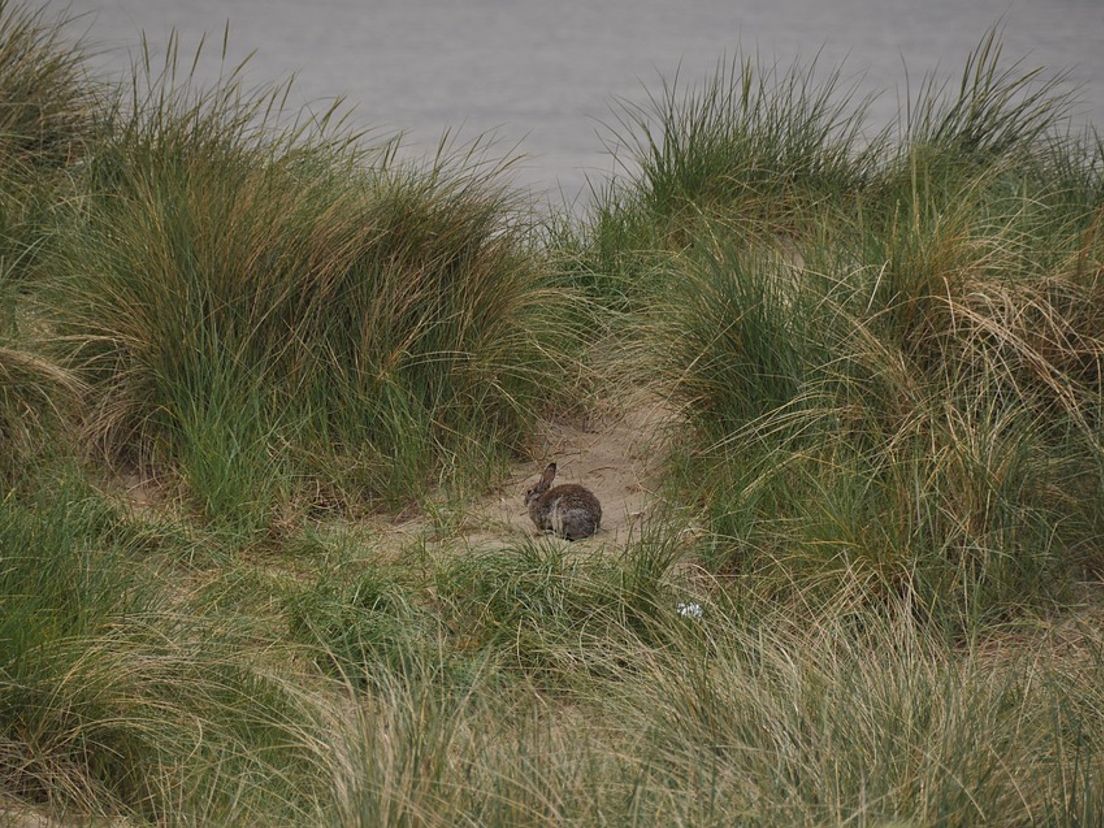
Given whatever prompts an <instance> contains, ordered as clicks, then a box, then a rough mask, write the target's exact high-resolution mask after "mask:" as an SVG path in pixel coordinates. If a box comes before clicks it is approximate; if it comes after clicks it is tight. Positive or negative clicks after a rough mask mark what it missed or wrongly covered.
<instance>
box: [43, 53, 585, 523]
mask: <svg viewBox="0 0 1104 828" xmlns="http://www.w3.org/2000/svg"><path fill="white" fill-rule="evenodd" d="M177 60H178V58H177V56H176V55H175V53H173V54H171V55H170V58H169V62H170V67H175V62H176V61H177ZM173 72H174V69H173V68H169V69H166V70H164V71H163V72H161V73H160V74H158V73H156V72H152V71H151V70H149V69H148V67H147V68H145V69H144V70H143V71H142V72H139V73H137V75H136V80H135V84H136V88H141V89H142V90H143V91H142V93H141V94H136V95H135V104H134V107H135V108H134V109H133V110H121V111H120V113H119V114H118V115H117V119H118V122H117V123H116V125H115V126H114V131H113V133H112V136H111V137H110V138H108V139H106V140H105V142H104V143H103V144H102V145H101V146H100V147H99V148H98V150H97V154H96V157H95V160H94V162H93V163H92V164H90V165H89V166H88V176H89V177H88V180H87V181H86V182H85V186H86V187H87V188H88V190H87V196H86V197H85V198H84V199H83V200H82V201H81V203H80V205H79V212H78V213H77V215H75V216H74V221H73V222H72V224H71V226H70V227H69V233H68V235H67V238H66V240H65V242H64V243H63V244H62V245H61V248H62V249H61V250H60V251H59V254H58V256H57V258H56V260H55V268H56V271H57V278H56V280H55V284H54V285H53V290H52V291H51V298H50V300H49V301H50V302H51V304H52V307H53V316H52V323H53V325H54V327H55V330H56V331H57V333H58V335H59V340H60V341H61V342H62V343H64V346H65V347H64V357H63V358H64V360H65V361H66V363H67V364H68V365H70V366H71V367H72V368H73V370H75V371H77V373H78V374H79V375H80V376H81V377H82V378H83V379H84V380H85V381H86V382H87V383H88V384H89V386H90V387H91V389H92V394H91V396H92V397H93V398H94V399H95V400H96V403H95V405H94V408H93V410H92V411H91V413H90V415H89V417H88V418H87V419H88V430H89V432H90V434H91V436H92V437H93V438H94V439H95V441H96V442H97V444H98V445H100V446H101V447H102V448H103V449H104V451H105V452H106V454H107V456H108V457H109V458H111V459H112V460H114V461H115V462H121V463H130V464H137V465H139V466H145V467H153V468H159V469H169V470H173V471H175V472H176V473H177V474H178V475H179V478H180V479H181V481H182V482H183V483H184V485H185V487H186V490H187V492H188V494H189V496H190V497H191V498H192V499H193V500H194V502H195V503H196V506H197V507H198V509H199V511H200V512H202V513H203V514H205V515H207V516H208V517H209V518H211V519H213V520H217V521H224V522H225V521H230V522H232V523H241V522H243V521H244V523H245V528H246V529H250V528H252V529H256V528H259V527H264V526H266V525H269V524H270V523H271V522H272V513H273V512H274V511H277V510H280V509H281V508H285V507H284V506H283V504H284V503H286V502H287V501H288V500H290V499H292V495H293V494H294V495H298V499H299V501H300V502H302V503H305V504H306V507H308V508H315V507H317V508H331V507H334V506H344V507H346V508H347V507H349V506H350V505H353V506H355V505H356V504H358V503H364V502H372V501H377V502H383V503H386V504H389V505H401V504H403V503H405V502H409V501H411V500H416V499H418V498H419V497H420V496H422V495H424V493H425V492H427V491H428V490H429V489H430V488H431V487H433V486H434V485H435V484H437V483H438V482H440V481H441V479H442V478H444V479H445V480H447V479H448V478H449V476H450V475H452V474H454V473H455V472H456V471H457V470H458V467H459V466H460V465H461V462H462V464H463V466H465V467H469V468H473V467H478V466H479V465H486V464H487V463H488V461H493V459H494V458H496V457H501V456H502V455H504V454H506V453H508V452H510V451H519V450H520V449H521V448H522V447H523V446H524V445H525V444H526V443H527V442H528V441H529V439H530V434H529V426H530V424H531V422H532V421H533V418H534V416H535V413H536V412H538V411H539V410H542V409H544V408H547V407H548V406H550V405H552V404H554V403H555V402H556V401H557V400H558V398H559V397H561V396H562V394H561V393H560V387H562V386H563V385H564V383H565V378H566V377H567V376H570V373H569V371H570V365H571V363H572V361H573V359H574V358H575V357H574V356H573V349H575V343H576V340H577V339H578V335H577V334H576V333H575V332H574V330H573V326H575V325H577V324H578V323H577V322H576V321H575V320H577V319H579V318H580V317H581V315H582V314H581V313H580V310H579V307H578V304H577V303H575V302H574V301H573V295H572V293H571V291H570V289H569V288H567V287H564V286H562V285H560V284H559V283H558V280H557V277H556V276H555V274H554V273H552V272H551V271H550V269H549V268H548V267H547V265H546V264H545V263H544V262H543V261H542V260H541V257H540V255H539V253H538V251H537V250H536V249H535V248H534V247H533V244H532V240H531V232H530V228H529V226H528V225H527V223H526V222H527V220H526V218H525V216H524V214H523V213H520V212H518V211H517V210H515V207H514V204H513V203H512V201H511V197H510V196H509V195H508V194H506V193H505V192H504V191H503V190H502V189H501V188H500V187H499V185H498V184H497V183H496V181H495V176H496V174H497V172H496V169H497V168H495V167H490V168H486V167H485V166H483V165H481V164H480V163H478V159H477V158H476V157H475V155H473V154H474V153H478V152H479V151H480V150H479V147H477V146H476V147H471V148H469V150H468V151H467V154H461V155H450V154H447V152H446V153H445V154H442V155H441V156H439V157H438V158H436V159H434V160H432V161H431V162H429V163H428V164H426V165H416V164H407V163H399V162H398V161H396V160H395V159H394V152H395V147H394V146H393V145H392V146H385V147H381V148H377V149H374V150H372V149H368V150H363V149H359V148H358V146H357V145H356V144H353V143H351V141H352V140H353V136H350V135H348V134H346V133H344V132H342V131H341V128H340V127H339V126H336V125H334V126H327V125H326V124H325V123H323V125H322V126H320V127H317V128H313V127H312V128H311V129H310V130H305V129H300V128H298V127H294V126H293V127H279V126H276V125H275V121H276V120H277V119H278V118H279V117H280V114H279V112H278V111H277V110H276V109H273V108H274V107H278V101H279V98H280V95H281V94H282V90H281V89H275V90H272V91H270V92H267V93H253V94H251V93H246V92H245V91H243V90H242V89H241V87H240V86H239V81H238V79H237V76H236V75H231V76H230V77H228V78H227V79H225V80H223V81H222V82H221V84H220V85H219V86H218V87H216V88H214V89H212V90H209V91H206V92H199V93H194V92H193V90H192V88H191V87H190V86H189V85H188V84H187V82H186V81H176V80H175V78H174V75H173ZM173 83H178V86H173V85H172V84H173ZM266 111H267V113H268V114H267V115H266V116H265V117H267V118H268V119H270V120H268V121H265V120H262V121H261V122H260V123H258V122H257V120H256V119H257V118H258V117H261V116H262V115H264V113H266ZM323 120H324V121H325V119H323ZM443 152H444V151H443ZM575 350H577V349H575ZM467 461H471V462H467Z"/></svg>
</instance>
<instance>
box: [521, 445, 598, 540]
mask: <svg viewBox="0 0 1104 828" xmlns="http://www.w3.org/2000/svg"><path fill="white" fill-rule="evenodd" d="M555 476H556V464H555V463H549V464H548V467H547V468H546V469H545V470H544V474H542V475H541V479H540V480H538V481H537V483H536V484H535V485H533V486H530V487H529V488H528V489H527V490H526V491H525V505H526V506H528V507H529V517H530V518H532V519H533V523H535V524H536V525H537V528H538V529H540V530H541V531H542V532H551V533H553V534H554V535H557V536H558V537H561V538H566V539H567V540H569V541H573V540H578V539H579V538H588V537H590V536H591V535H593V534H594V533H595V532H597V531H598V525H599V524H600V523H601V522H602V504H601V503H599V502H598V498H596V497H595V496H594V493H593V492H591V491H590V490H589V489H587V488H584V487H583V486H579V485H577V484H575V483H565V484H563V485H560V486H556V487H555V488H552V489H550V488H549V486H551V485H552V480H553V478H554V477H555Z"/></svg>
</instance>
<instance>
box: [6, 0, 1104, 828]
mask: <svg viewBox="0 0 1104 828" xmlns="http://www.w3.org/2000/svg"><path fill="white" fill-rule="evenodd" d="M43 25H44V18H43V17H42V16H41V15H37V16H36V15H34V14H33V13H32V14H31V15H24V14H23V13H22V12H19V11H18V10H17V9H15V8H14V7H12V6H10V5H5V6H3V7H2V9H0V65H3V66H5V67H8V68H9V71H8V72H7V73H6V74H5V77H4V79H3V80H0V89H2V90H3V91H4V93H5V95H6V96H7V102H8V103H9V104H16V105H12V106H9V107H8V108H7V109H5V113H4V114H5V117H9V118H10V119H14V120H9V122H8V123H9V126H10V127H11V134H10V135H6V138H7V139H10V140H6V141H5V142H2V145H0V150H2V153H0V154H2V155H3V158H2V159H0V160H2V161H3V163H4V165H5V166H4V170H3V179H2V180H3V185H2V186H0V192H2V194H3V196H2V197H3V199H4V201H3V203H2V205H0V206H2V207H3V210H4V212H3V215H2V216H0V219H2V220H3V221H2V223H0V233H2V235H3V238H2V239H0V289H2V291H3V297H4V305H3V308H0V310H2V311H3V314H2V316H0V440H2V442H0V479H2V480H3V486H2V488H0V813H2V814H3V815H4V817H5V818H6V817H7V816H8V815H9V814H11V813H15V814H16V816H17V818H19V817H21V816H23V815H24V814H29V813H30V812H39V813H48V814H50V815H52V816H57V817H60V818H62V819H69V820H73V821H77V822H83V821H88V820H89V819H95V818H104V819H107V820H110V821H113V822H116V823H124V822H125V823H126V824H170V825H176V824H197V825H270V824H272V825H279V824H296V825H331V824H332V825H365V826H368V825H371V826H385V825H403V826H415V825H417V826H433V825H441V826H445V825H448V826H453V825H472V826H475V825H480V826H483V825H492V826H498V825H502V826H512V825H550V826H551V825H556V826H560V825H601V824H619V825H655V824H670V825H687V826H690V825H693V826H700V825H718V826H721V825H724V826H729V825H752V826H758V825H762V826H775V825H786V826H791V825H808V826H823V825H859V826H880V827H881V828H885V827H886V826H921V825H924V826H926V825H941V826H942V825H946V826H957V825H962V826H973V825H1001V826H1016V825H1024V826H1027V825H1058V826H1087V825H1096V824H1099V823H1100V822H1101V820H1102V815H1101V814H1102V807H1104V806H1102V804H1101V803H1102V802H1104V791H1102V790H1101V783H1100V780H1101V779H1102V778H1104V766H1102V759H1101V757H1102V755H1104V753H1102V748H1104V728H1102V726H1101V722H1104V715H1101V714H1102V712H1104V710H1102V708H1104V697H1102V695H1101V690H1100V688H1101V687H1104V681H1102V680H1101V679H1102V675H1101V673H1102V663H1104V662H1102V661H1101V653H1102V652H1104V646H1102V645H1104V640H1102V639H1101V636H1100V633H1099V629H1100V624H1099V617H1098V616H1099V611H1098V609H1096V608H1095V607H1096V606H1097V605H1098V604H1099V598H1098V597H1097V596H1096V594H1095V592H1096V586H1095V585H1094V584H1092V583H1087V581H1089V580H1090V579H1091V578H1092V577H1093V572H1094V568H1096V569H1097V570H1098V568H1099V567H1100V566H1101V551H1102V550H1101V547H1100V538H1102V537H1104V526H1102V525H1101V518H1100V513H1101V511H1100V509H1098V508H1096V506H1097V504H1098V503H1099V502H1100V497H1101V489H1102V481H1104V477H1102V469H1104V463H1102V462H1101V461H1102V454H1101V408H1100V404H1101V384H1100V383H1101V373H1100V362H1101V356H1102V351H1101V340H1100V330H1101V302H1100V300H1101V296H1102V294H1101V288H1100V284H1101V275H1102V273H1104V270H1102V261H1104V257H1102V252H1101V251H1102V247H1101V244H1102V242H1101V235H1100V232H1101V199H1102V196H1104V183H1102V180H1104V179H1102V173H1104V154H1102V152H1101V143H1100V141H1099V139H1098V138H1097V137H1096V136H1095V135H1094V134H1088V135H1086V136H1084V137H1082V138H1076V137H1072V136H1070V135H1068V134H1065V133H1063V132H1062V131H1061V127H1062V120H1061V117H1062V114H1063V112H1064V107H1065V104H1066V100H1065V99H1064V98H1063V97H1062V95H1061V94H1060V89H1059V87H1058V86H1056V85H1054V84H1050V83H1047V82H1046V81H1045V80H1044V79H1042V78H1041V77H1039V76H1036V75H1033V74H1031V73H1030V72H1024V71H1022V70H1021V69H1019V68H1018V67H1013V68H1012V69H1011V70H1008V71H1006V70H1005V69H1004V68H1003V66H1004V64H1003V63H1002V62H1001V60H1000V53H999V51H1000V50H999V44H998V43H997V40H996V38H995V37H994V36H992V35H991V36H989V37H987V38H986V40H984V41H983V43H982V44H981V47H980V48H979V50H978V52H977V53H976V54H975V55H974V56H973V57H971V58H970V60H969V62H968V64H967V66H966V70H965V72H964V73H963V77H962V82H961V83H960V84H959V85H958V86H956V87H951V88H948V89H947V90H940V89H938V88H935V87H934V86H933V85H932V84H930V83H929V84H926V85H925V86H924V87H923V88H922V89H921V90H920V91H919V92H918V93H917V95H916V96H915V97H914V98H912V100H911V101H910V103H909V106H908V109H907V111H906V112H905V113H904V114H903V117H902V123H901V125H900V126H901V128H900V129H898V130H897V131H896V133H894V131H893V130H892V129H889V128H887V129H886V130H878V129H875V130H873V131H870V130H866V131H864V128H862V126H861V122H862V114H861V113H862V106H861V102H853V101H851V100H850V99H849V98H848V97H847V95H846V92H844V94H843V95H842V96H839V95H838V75H832V76H828V79H827V81H826V82H825V83H824V84H821V83H820V82H818V81H816V80H815V79H816V78H817V77H821V76H820V75H817V74H815V73H814V72H812V71H811V70H808V71H806V70H804V69H802V68H801V67H796V68H794V69H792V70H789V71H776V70H773V69H771V68H769V67H766V68H765V69H764V68H761V67H759V66H758V65H757V64H756V63H755V62H753V61H744V60H737V61H734V62H732V63H731V64H725V68H723V69H722V70H721V71H720V72H719V73H717V74H716V75H715V76H714V77H713V78H712V80H710V81H709V82H707V83H706V85H705V86H704V87H701V88H700V89H698V90H695V89H689V90H687V91H682V90H684V89H685V87H682V86H680V85H679V84H674V83H672V84H670V85H669V86H668V87H666V88H665V89H664V90H663V92H662V94H660V95H657V96H656V98H655V99H654V101H653V110H652V111H651V112H646V111H644V110H638V109H637V110H633V109H629V110H625V111H624V119H623V121H622V123H621V138H622V139H623V140H624V141H625V143H626V144H627V145H628V147H627V149H628V150H629V151H630V152H631V153H633V152H634V153H635V155H636V159H635V162H632V161H630V162H629V169H630V170H631V169H634V167H633V166H632V165H633V163H636V165H637V166H636V167H635V169H636V171H637V173H638V174H637V175H636V176H635V177H633V176H632V175H630V176H629V177H628V178H627V180H621V181H619V182H616V183H614V184H610V185H609V186H608V187H604V186H603V185H598V186H597V187H596V196H595V204H594V210H593V213H592V215H591V216H590V217H588V218H587V219H586V220H585V221H586V223H585V224H584V225H583V226H582V227H581V228H580V227H578V226H575V227H573V226H572V222H571V221H570V220H568V219H560V220H557V221H555V222H551V223H550V224H549V226H547V227H535V226H534V225H533V222H532V218H531V214H530V213H529V211H528V208H527V207H526V206H525V205H524V204H523V203H521V202H519V201H518V200H517V199H515V198H514V197H513V196H510V195H509V194H508V193H507V192H506V191H504V189H503V188H502V187H501V185H500V182H501V180H502V179H500V178H499V177H498V172H500V171H496V170H495V169H494V168H493V165H492V167H488V166H486V165H482V164H481V163H480V161H479V152H478V149H476V150H473V152H471V153H468V154H464V153H463V152H460V153H455V152H454V153H442V154H441V155H439V156H438V157H437V158H436V159H434V160H431V161H428V162H424V163H421V164H418V163H407V162H400V161H398V160H397V158H396V154H395V145H394V144H384V145H381V146H378V147H372V146H370V145H367V144H364V143H362V139H361V138H360V137H359V136H356V135H355V134H353V133H351V132H349V130H348V129H347V126H346V125H345V124H343V123H342V122H341V119H340V116H339V114H337V112H336V111H331V112H330V113H329V114H323V115H322V116H321V117H320V118H319V119H318V121H317V122H315V121H312V120H311V119H310V118H309V117H304V118H303V119H301V120H299V121H298V122H297V121H295V120H294V119H290V121H289V119H288V118H287V117H286V116H285V114H284V113H283V111H282V109H281V105H282V99H283V95H284V92H285V91H286V90H285V88H284V87H278V88H275V89H269V90H268V91H267V92H266V91H263V90H262V91H261V92H249V91H247V90H245V89H244V88H243V87H242V86H241V83H240V76H239V75H238V74H236V73H234V72H231V73H229V74H228V75H227V76H226V77H225V78H224V79H223V80H222V81H221V82H220V83H219V84H218V85H217V86H215V87H214V88H212V89H208V90H206V91H204V90H200V89H196V88H195V86H194V85H193V84H192V82H191V79H190V78H189V77H188V72H187V71H186V69H181V68H180V67H186V66H187V64H186V63H182V62H181V61H180V58H179V55H178V48H179V47H178V44H177V43H176V42H175V41H174V43H173V45H172V46H171V47H170V54H169V56H168V59H167V61H166V63H165V64H164V67H163V68H157V69H155V68H153V62H152V59H151V58H149V57H148V54H147V56H146V57H144V58H143V60H142V62H141V63H139V64H138V65H137V66H136V71H135V74H134V77H133V78H132V80H131V83H129V84H128V85H126V88H125V89H122V90H115V93H116V94H108V95H105V96H102V97H101V96H99V92H98V91H97V92H96V93H95V94H92V93H90V92H89V90H90V89H93V87H92V86H89V85H86V83H85V81H86V78H85V77H84V74H83V68H82V67H83V63H82V60H81V57H80V55H81V52H80V50H79V49H77V48H74V49H73V50H72V51H67V50H66V47H65V45H64V40H63V39H61V38H60V36H59V34H58V31H57V30H55V29H52V28H50V27H49V26H45V27H43ZM36 56H37V58H41V59H37V58H36ZM28 72H29V74H27V73H28ZM20 73H24V74H20ZM36 73H37V74H36ZM20 77H31V78H34V79H35V80H34V82H33V83H30V84H22V85H20V84H15V83H14V82H13V81H12V79H18V78H20ZM4 83H8V86H6V87H5V86H4ZM17 93H18V94H17ZM20 95H22V96H23V97H20ZM36 113H37V114H36ZM893 136H896V138H897V140H896V141H895V142H894V141H891V140H890V138H891V137H893ZM584 297H585V302H583V301H580V300H582V299H583V298H584ZM587 348H589V349H590V350H589V352H588V350H587ZM607 365H608V366H609V374H610V375H611V376H612V377H615V378H616V382H618V383H625V382H626V381H628V382H631V383H632V384H633V385H639V384H641V382H646V383H647V384H648V385H649V387H651V388H652V389H653V390H655V391H658V392H660V393H663V394H665V395H667V396H668V397H669V399H670V400H671V401H672V402H673V403H674V405H675V407H676V408H677V411H678V413H679V414H680V415H681V416H682V418H683V429H682V432H681V433H680V434H678V435H676V439H675V440H674V441H673V442H672V443H671V444H670V445H671V447H672V450H671V451H670V453H669V455H668V456H667V457H666V460H667V464H668V465H667V466H666V468H665V474H666V480H667V483H668V484H669V485H668V486H667V487H666V488H665V490H664V492H663V493H662V494H663V495H664V496H665V497H666V498H667V499H668V500H669V501H670V502H669V505H670V507H671V508H670V509H669V510H668V511H667V512H663V513H661V514H659V515H658V516H656V517H654V518H653V519H652V520H651V521H650V522H649V523H648V524H647V525H646V526H645V527H644V530H643V534H642V535H637V536H636V537H634V539H633V540H631V541H630V542H628V543H626V544H625V545H624V547H623V548H621V549H619V550H607V551H606V553H601V554H599V553H596V552H595V551H594V550H593V549H592V548H587V547H583V548H582V550H581V551H580V549H579V548H578V547H574V546H573V547H571V548H565V547H564V546H563V545H561V544H557V543H556V542H554V541H541V542H536V541H527V540H517V539H508V540H507V539H504V542H503V543H502V544H500V545H498V546H497V547H495V548H492V549H472V548H469V547H468V546H466V545H463V544H461V543H460V542H459V541H456V543H455V544H454V543H453V542H451V541H450V540H449V539H448V538H447V537H442V538H438V540H437V543H436V544H434V545H433V548H432V549H431V548H430V547H431V545H430V544H428V543H426V542H424V541H423V542H421V543H419V542H413V543H411V544H410V545H409V546H405V547H403V548H401V549H386V544H381V546H380V547H379V548H377V546H376V541H377V540H379V539H378V538H375V537H373V536H372V533H371V532H370V531H369V530H366V529H364V528H363V527H359V526H358V527H357V528H358V531H357V532H353V533H351V534H350V536H349V538H347V539H345V540H343V541H341V542H336V541H333V540H332V539H331V534H328V533H327V532H325V531H318V529H319V527H318V526H316V525H314V522H315V521H316V520H317V519H319V518H322V519H324V518H325V517H326V516H327V515H328V514H331V513H333V512H336V511H340V512H342V513H343V514H342V517H343V518H345V519H348V518H349V517H353V518H355V517H357V513H358V508H357V507H358V506H359V505H360V504H375V505H379V504H390V505H404V506H405V505H407V504H408V503H409V502H410V501H411V500H417V499H419V498H421V499H425V498H431V497H436V494H431V492H435V491H438V489H437V486H438V485H439V484H440V483H442V482H445V483H452V484H457V483H460V482H465V478H467V482H469V483H470V482H472V481H474V485H473V486H470V487H469V488H472V489H479V488H480V487H481V486H485V485H486V483H487V482H488V481H489V480H490V478H491V477H492V476H493V474H494V471H495V469H496V468H498V466H497V465H496V464H497V463H499V462H501V461H503V460H505V459H506V458H508V457H509V456H510V455H511V453H524V452H525V451H527V450H530V449H533V448H536V446H537V441H536V439H535V437H534V435H533V433H532V426H533V423H534V422H535V420H536V415H537V414H538V413H539V412H540V411H541V410H544V409H546V408H547V407H548V406H563V407H572V406H574V407H578V406H579V405H580V401H579V400H578V399H577V398H574V397H572V396H571V395H570V391H569V389H577V388H579V387H589V388H590V389H598V393H602V389H603V388H605V387H606V386H604V385H603V381H602V380H600V379H598V378H597V377H596V375H595V366H602V367H603V369H604V368H605V367H606V366H607ZM609 390H610V393H611V394H612V393H613V392H614V391H616V390H617V389H613V388H610V389H609ZM591 393H594V392H593V391H592V392H591ZM76 425H79V426H81V429H79V430H78V429H77V428H76ZM77 434H79V435H80V436H81V437H82V438H85V439H87V440H88V441H89V445H90V446H91V447H92V448H94V449H95V451H91V452H89V451H85V450H83V449H81V448H80V447H78V446H76V445H74V444H75V443H76V442H77V441H76V440H73V439H71V438H72V437H73V436H74V435H77ZM112 467H113V468H112ZM119 470H122V471H126V472H135V471H137V472H141V473H143V474H144V475H147V476H149V477H152V478H153V479H154V482H155V483H156V484H157V485H156V487H155V489H154V491H155V493H156V496H155V497H153V498H152V499H151V500H150V502H147V503H146V504H145V505H144V506H143V507H142V508H140V509H138V508H131V506H130V504H128V503H127V502H126V501H125V500H124V499H122V498H120V497H119V496H117V494H115V492H117V489H118V486H117V484H116V483H113V482H112V477H111V472H112V471H119ZM447 488H451V489H452V490H453V491H456V490H461V489H463V487H461V486H457V485H453V486H451V487H447ZM100 489H104V490H105V491H107V492H108V493H107V494H105V493H104V492H102V491H100ZM175 496H180V497H181V499H182V500H183V502H184V504H185V505H186V506H187V508H186V509H185V510H182V511H181V510H175V511H174V510H173V509H172V508H171V507H173V506H175V505H176V503H175ZM442 496H443V495H442ZM450 506H451V504H450ZM166 507H169V508H166ZM458 510H462V506H460V507H458ZM460 513H461V514H463V513H462V511H460ZM687 517H689V519H691V520H692V521H694V523H695V525H694V526H692V527H689V528H690V531H683V530H685V529H686V528H687V527H685V526H684V522H685V520H686V518H687ZM457 522H458V523H462V522H463V520H462V519H458V520H457ZM304 524H307V526H309V527H311V528H310V529H309V530H308V529H304ZM323 528H324V527H323ZM224 530H228V531H224ZM262 553H263V554H262ZM688 608H693V611H688ZM12 808H14V809H15V810H14V811H13V810H12Z"/></svg>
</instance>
